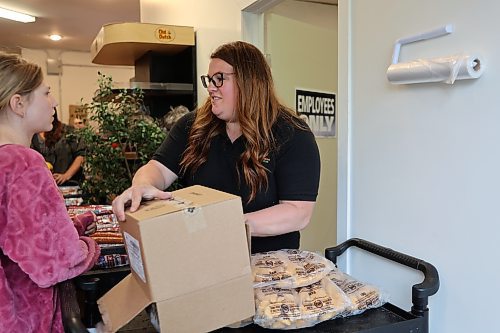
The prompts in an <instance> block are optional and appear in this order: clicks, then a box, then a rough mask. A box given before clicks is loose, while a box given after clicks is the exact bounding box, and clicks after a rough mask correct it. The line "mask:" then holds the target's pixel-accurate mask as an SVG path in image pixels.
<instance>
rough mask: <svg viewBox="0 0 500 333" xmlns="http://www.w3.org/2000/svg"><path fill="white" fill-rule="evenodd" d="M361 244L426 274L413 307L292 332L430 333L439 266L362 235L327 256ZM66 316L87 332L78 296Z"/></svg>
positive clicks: (222, 332)
mask: <svg viewBox="0 0 500 333" xmlns="http://www.w3.org/2000/svg"><path fill="white" fill-rule="evenodd" d="M352 246H355V247H358V248H360V249H363V250H365V251H368V252H370V253H373V254H376V255H378V256H381V257H384V258H386V259H389V260H391V261H394V262H397V263H399V264H402V265H405V266H408V267H410V268H413V269H415V270H418V271H421V272H422V273H423V274H424V280H423V281H422V283H419V284H416V285H414V286H413V287H412V303H413V306H412V308H411V310H410V311H405V310H403V309H401V308H399V307H397V306H395V305H393V304H391V303H386V304H385V305H384V306H382V307H379V308H376V309H370V310H367V311H365V312H363V313H362V314H359V315H356V316H351V317H347V318H337V319H333V320H328V321H325V322H322V323H320V324H318V325H316V326H314V327H309V328H303V329H298V330H289V331H288V332H297V331H300V332H303V333H322V332H329V333H428V332H429V309H428V307H427V305H428V298H429V296H432V295H434V294H435V293H436V292H437V291H438V289H439V275H438V272H437V270H436V268H435V267H434V266H433V265H432V264H430V263H428V262H425V261H423V260H421V259H417V258H414V257H411V256H409V255H406V254H404V253H401V252H397V251H394V250H392V249H389V248H386V247H383V246H380V245H377V244H374V243H371V242H368V241H366V240H363V239H359V238H352V239H349V240H347V241H345V242H344V243H342V244H339V245H337V246H335V247H331V248H328V249H326V250H325V256H326V257H327V258H328V259H330V260H332V261H333V262H335V263H336V262H337V257H338V256H340V255H341V254H343V253H344V252H345V251H346V250H347V249H348V248H349V247H352ZM62 288H67V289H66V290H62V294H63V295H68V294H67V293H69V294H71V293H73V294H74V290H72V288H74V287H73V286H72V284H71V283H69V282H67V283H64V284H63V285H62ZM62 301H63V306H62V308H63V320H64V323H65V328H66V332H68V333H80V332H82V333H83V332H86V330H82V328H83V329H84V326H83V324H81V321H80V317H79V308H78V304H77V302H76V299H74V297H73V298H72V297H64V298H63V299H62ZM261 332H262V333H268V332H283V331H278V330H270V329H264V328H261V327H259V326H257V325H249V326H245V327H242V328H233V329H230V328H221V329H218V330H216V331H214V332H213V333H261Z"/></svg>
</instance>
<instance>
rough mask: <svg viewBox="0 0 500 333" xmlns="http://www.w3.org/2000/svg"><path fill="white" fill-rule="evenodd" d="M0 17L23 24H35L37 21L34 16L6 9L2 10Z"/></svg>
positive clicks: (0, 10)
mask: <svg viewBox="0 0 500 333" xmlns="http://www.w3.org/2000/svg"><path fill="white" fill-rule="evenodd" d="M0 17H2V18H6V19H8V20H13V21H18V22H23V23H28V22H35V20H36V18H35V17H34V16H31V15H27V14H23V13H19V12H15V11H13V10H10V9H5V8H0Z"/></svg>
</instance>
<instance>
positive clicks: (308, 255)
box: [251, 250, 335, 288]
mask: <svg viewBox="0 0 500 333" xmlns="http://www.w3.org/2000/svg"><path fill="white" fill-rule="evenodd" d="M251 264H252V274H253V277H254V287H255V288H262V287H270V286H273V287H276V288H299V287H303V286H307V285H310V284H313V283H315V282H318V281H320V280H321V279H322V278H324V277H325V276H326V275H327V274H328V273H329V272H330V271H331V270H333V269H334V268H335V264H334V263H333V262H331V261H330V260H328V259H326V258H325V257H323V256H321V255H319V254H316V253H314V252H309V251H302V250H279V251H270V252H261V253H256V254H253V255H252V257H251Z"/></svg>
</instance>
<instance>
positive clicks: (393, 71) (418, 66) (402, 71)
mask: <svg viewBox="0 0 500 333" xmlns="http://www.w3.org/2000/svg"><path fill="white" fill-rule="evenodd" d="M483 70H484V64H483V62H482V60H481V59H480V58H479V57H478V56H475V55H457V56H450V57H441V58H432V59H418V60H415V61H411V62H401V63H396V64H392V65H390V66H389V68H388V69H387V79H388V80H389V82H391V83H394V84H410V83H422V82H445V83H448V84H453V83H454V82H455V80H465V79H477V78H478V77H480V76H481V75H482V74H483Z"/></svg>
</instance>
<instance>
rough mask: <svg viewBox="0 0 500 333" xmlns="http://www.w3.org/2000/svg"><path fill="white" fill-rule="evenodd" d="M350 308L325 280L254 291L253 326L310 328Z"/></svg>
mask: <svg viewBox="0 0 500 333" xmlns="http://www.w3.org/2000/svg"><path fill="white" fill-rule="evenodd" d="M350 306H351V304H350V301H349V298H348V297H346V295H345V293H344V292H343V291H342V290H340V288H339V287H337V285H335V284H334V283H333V282H332V281H331V280H330V279H329V278H324V279H322V280H320V281H319V282H316V283H313V284H311V285H309V286H305V287H300V288H292V289H282V288H276V287H263V288H256V289H255V307H256V312H255V317H254V322H255V323H256V324H257V325H259V326H262V327H264V328H272V329H297V328H304V327H311V326H314V325H316V324H318V323H320V322H322V321H325V320H329V319H332V318H335V317H337V316H340V315H341V314H342V313H344V312H345V311H346V309H347V308H349V307H350Z"/></svg>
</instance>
